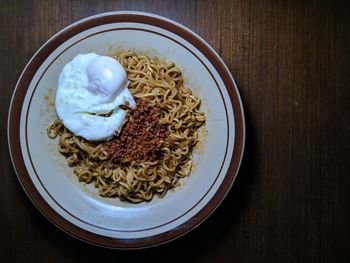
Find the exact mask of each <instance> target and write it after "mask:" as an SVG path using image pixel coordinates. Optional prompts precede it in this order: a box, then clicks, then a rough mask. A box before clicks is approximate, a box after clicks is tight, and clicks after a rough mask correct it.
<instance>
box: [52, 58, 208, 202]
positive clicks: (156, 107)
mask: <svg viewBox="0 0 350 263" xmlns="http://www.w3.org/2000/svg"><path fill="white" fill-rule="evenodd" d="M200 103H201V101H200V99H199V98H198V97H196V96H194V95H193V94H192V91H191V90H190V89H189V88H187V87H185V86H184V83H183V75H182V72H181V71H180V69H179V68H177V67H176V65H175V64H174V63H168V62H164V61H160V60H156V59H152V58H149V57H147V56H144V55H139V54H136V53H135V52H134V51H128V52H122V53H120V54H118V55H116V56H115V58H111V57H105V56H99V55H96V54H94V53H90V54H85V55H78V56H77V57H75V58H74V59H73V60H72V61H71V62H70V63H68V64H66V65H65V66H64V68H63V71H62V73H61V75H60V78H59V83H58V89H57V93H56V111H57V114H58V117H59V119H58V120H55V121H54V122H53V123H52V124H51V125H50V126H49V127H48V129H47V134H48V136H49V137H50V138H52V139H53V138H56V137H58V147H59V151H60V152H61V153H62V154H63V155H64V156H65V157H66V158H67V162H68V164H69V165H70V166H72V167H74V173H75V174H76V175H77V176H78V179H79V181H82V182H86V183H91V182H93V183H94V184H95V186H96V187H97V188H98V189H99V194H100V195H101V196H103V197H120V198H121V199H122V200H128V201H130V202H135V203H137V202H142V201H149V200H151V199H152V198H153V196H154V195H157V196H159V197H163V196H164V195H165V194H166V193H167V191H168V190H169V189H172V188H175V187H177V186H178V185H179V183H180V179H181V178H184V177H186V176H188V175H189V174H190V173H191V168H192V163H193V159H192V149H193V147H194V146H195V145H196V144H197V142H198V129H199V128H200V127H201V126H202V125H203V124H204V123H205V115H204V113H203V112H202V111H201V110H200Z"/></svg>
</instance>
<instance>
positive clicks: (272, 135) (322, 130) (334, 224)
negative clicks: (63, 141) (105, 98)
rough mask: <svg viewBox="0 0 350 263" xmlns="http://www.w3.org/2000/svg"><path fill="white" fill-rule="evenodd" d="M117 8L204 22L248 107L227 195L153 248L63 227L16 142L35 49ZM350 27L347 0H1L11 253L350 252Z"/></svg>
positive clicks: (187, 255)
mask: <svg viewBox="0 0 350 263" xmlns="http://www.w3.org/2000/svg"><path fill="white" fill-rule="evenodd" d="M333 2H334V3H333ZM112 10H142V11H146V12H151V13H155V14H160V15H163V16H166V17H168V18H170V19H173V20H176V21H178V22H180V23H182V24H184V25H185V26H188V27H189V28H190V29H192V30H194V31H195V32H197V33H198V34H199V35H200V36H202V37H203V38H204V39H206V40H207V41H208V42H209V43H210V44H211V45H212V46H213V47H214V49H215V50H217V51H218V53H219V54H220V56H221V57H222V58H223V60H224V61H225V62H226V63H227V65H228V67H229V69H230V70H231V72H232V73H233V75H234V76H235V78H236V80H237V83H238V85H239V90H240V92H241V96H242V99H243V103H244V107H245V113H246V122H247V145H246V152H245V156H244V161H243V164H242V168H241V171H240V173H239V176H238V179H237V181H236V182H235V184H234V186H233V188H232V189H231V191H230V193H229V194H228V196H227V198H226V199H225V201H224V202H223V203H222V205H221V206H220V207H219V208H218V210H216V211H215V212H214V214H213V215H212V216H211V217H210V218H209V219H208V220H207V221H205V222H204V223H203V224H202V225H201V226H199V227H198V228H197V229H195V230H194V231H192V232H191V233H189V234H187V235H186V236H184V237H182V238H180V239H178V240H176V241H173V242H171V243H168V244H166V245H162V246H160V247H157V248H151V249H147V250H139V251H127V252H125V251H114V250H107V249H103V248H98V247H93V246H91V245H88V244H85V243H83V242H81V241H79V240H76V239H74V238H72V237H70V236H68V235H67V234H65V233H63V232H62V231H61V230H59V229H57V228H56V227H55V226H54V225H52V224H51V223H50V222H49V221H47V220H46V219H45V217H44V216H42V215H41V214H40V213H39V212H38V211H37V210H36V208H35V207H34V205H33V204H32V203H31V202H30V200H29V199H28V198H27V196H26V194H25V193H24V191H23V190H22V188H21V185H20V183H19V182H18V181H17V178H16V175H15V173H14V170H13V168H12V164H11V160H10V157H9V152H8V147H7V137H6V127H7V112H8V107H9V103H10V99H11V95H12V91H13V89H14V86H15V84H16V81H17V79H18V77H19V75H20V73H21V71H22V70H23V68H24V66H25V64H26V63H27V62H28V61H29V59H30V57H31V56H32V55H33V54H34V52H35V51H36V50H37V49H38V48H39V47H40V46H41V45H42V44H43V43H44V42H45V41H46V40H47V39H48V38H49V37H50V36H52V35H53V34H54V33H56V32H57V31H58V30H60V29H62V28H63V27H64V26H67V25H69V24H70V23H72V22H74V21H76V20H78V19H81V18H84V17H86V16H89V15H93V14H96V13H100V12H105V11H112ZM349 27H350V8H349V7H348V5H347V4H346V2H345V1H344V3H341V2H340V1H328V2H327V1H292V0H291V1H273V0H271V1H267V0H266V1H253V0H251V1H243V0H242V1H229V0H226V1H185V0H184V1H68V0H67V1H44V0H43V1H10V0H8V1H1V8H0V51H1V53H0V54H1V67H0V125H1V126H0V158H1V173H0V208H1V215H0V233H1V237H0V252H1V259H5V261H6V262H10V261H11V262H22V261H23V262H24V261H25V262H28V261H29V262H76V261H83V260H84V261H85V262H86V261H87V260H89V259H91V260H93V261H98V262H110V261H113V262H145V260H152V261H161V262H168V261H170V262H178V261H183V262H187V261H189V262H190V261H193V262H350V226H349V224H350V194H349V192H350V172H349V170H350V158H349V157H350V140H349V139H348V137H349V135H350V30H349ZM1 261H2V262H4V261H3V260H1Z"/></svg>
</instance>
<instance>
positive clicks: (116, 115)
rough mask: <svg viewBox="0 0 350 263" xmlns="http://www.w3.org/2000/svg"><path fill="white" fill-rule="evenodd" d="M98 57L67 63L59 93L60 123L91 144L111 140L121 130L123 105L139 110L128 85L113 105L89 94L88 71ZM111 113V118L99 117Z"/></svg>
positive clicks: (80, 58) (95, 55) (98, 95)
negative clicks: (121, 106)
mask: <svg viewBox="0 0 350 263" xmlns="http://www.w3.org/2000/svg"><path fill="white" fill-rule="evenodd" d="M97 56H98V55H97V54H95V53H89V54H80V55H78V56H76V57H75V58H74V59H73V60H72V61H71V62H69V63H67V64H66V65H65V66H64V67H63V70H62V72H61V74H60V77H59V81H58V88H57V92H56V111H57V114H58V117H59V118H60V120H61V121H62V122H63V124H64V125H65V126H66V127H67V129H69V130H70V131H71V132H73V133H74V134H75V135H77V136H81V137H84V138H85V139H87V140H91V141H102V140H108V139H110V138H112V137H113V135H114V134H115V132H116V131H118V130H120V129H121V127H122V125H123V123H124V121H125V116H126V112H125V111H124V110H123V109H121V108H119V106H120V105H125V104H128V105H129V107H131V108H135V107H136V103H135V101H134V99H133V97H132V94H131V93H130V91H129V89H128V87H127V86H128V82H127V81H125V82H124V83H125V84H124V86H122V87H119V88H118V91H117V93H116V95H115V97H114V99H112V100H110V101H106V99H105V95H104V94H102V93H96V92H95V93H93V92H91V91H90V90H89V88H88V86H89V76H88V74H87V67H88V65H89V63H90V62H91V61H92V60H93V59H95V58H96V57H97ZM123 73H124V74H125V72H123ZM126 102H128V103H126ZM110 112H112V113H111V115H110V116H108V117H104V116H99V115H101V114H107V113H110Z"/></svg>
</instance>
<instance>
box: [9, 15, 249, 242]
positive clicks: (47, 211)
mask: <svg viewBox="0 0 350 263" xmlns="http://www.w3.org/2000/svg"><path fill="white" fill-rule="evenodd" d="M146 21H147V22H148V23H147V22H146ZM118 22H134V23H141V24H147V25H152V26H156V27H158V28H161V29H165V30H167V31H169V32H171V33H174V34H175V35H178V36H180V37H182V38H183V39H185V40H186V41H188V42H189V43H191V44H192V45H193V46H194V47H196V48H197V49H198V50H199V51H200V52H201V53H203V54H205V57H206V58H207V59H208V60H209V61H210V62H211V63H212V64H213V66H214V68H215V69H216V70H217V72H218V74H219V76H220V78H221V79H222V81H223V83H224V84H225V88H226V91H227V93H228V95H229V98H230V102H231V104H232V109H233V114H234V123H235V140H234V149H233V153H232V157H231V160H230V162H229V167H228V170H227V172H226V175H225V177H224V180H223V182H222V183H221V185H220V186H219V188H218V190H217V191H216V192H215V194H214V196H213V197H212V198H211V199H210V200H209V201H208V203H207V204H205V206H204V207H203V208H202V209H201V210H200V211H199V212H198V213H197V214H196V215H195V216H193V217H192V218H190V219H189V220H188V221H186V222H184V223H182V224H181V225H180V226H178V227H176V228H174V229H171V230H168V231H166V232H163V233H160V234H157V235H154V236H149V237H143V238H137V239H124V238H111V237H106V236H102V235H98V234H95V233H92V232H89V231H87V230H84V229H81V228H80V227H78V226H76V225H74V224H73V223H71V222H69V221H68V220H66V219H64V218H63V217H62V216H61V215H60V214H59V213H58V212H56V211H55V210H54V209H53V208H52V207H51V206H50V205H49V204H48V203H47V201H46V200H45V199H44V198H43V197H42V196H41V195H40V193H39V192H38V190H37V189H36V187H35V186H34V184H33V182H32V181H31V179H30V176H29V173H28V171H27V169H26V166H25V164H24V160H23V156H22V150H21V147H20V139H19V138H20V136H19V133H20V120H19V119H20V118H19V116H21V111H22V105H21V104H20V103H18V102H21V101H22V102H23V100H24V98H25V95H26V92H27V88H28V86H29V85H28V84H29V83H30V82H31V80H32V77H33V76H34V75H35V73H36V71H37V69H38V68H39V67H40V65H41V63H40V62H43V61H45V59H46V58H47V57H48V56H49V55H50V54H51V52H52V51H53V50H55V49H56V48H57V47H59V46H60V45H61V44H62V43H64V42H65V41H67V40H68V39H70V38H71V37H73V36H75V35H76V34H78V33H80V32H82V31H85V30H88V29H90V28H93V27H96V26H101V25H105V24H109V23H118ZM184 36H185V37H184ZM203 50H205V51H207V52H203ZM230 83H231V85H227V84H230ZM25 84H27V85H25ZM16 117H17V118H16ZM245 136H246V133H245V117H244V109H243V104H242V100H241V97H240V94H239V90H238V87H237V84H236V82H235V79H234V78H233V76H232V74H231V72H230V71H229V69H228V67H227V66H226V64H225V63H224V61H223V60H222V59H221V57H220V56H219V55H218V54H217V52H216V51H215V50H214V49H213V48H212V47H211V46H210V45H209V44H208V43H207V42H206V41H205V40H204V39H203V38H202V37H200V36H199V35H197V34H196V33H195V32H193V31H192V30H190V29H189V28H187V27H185V26H184V25H182V24H180V23H178V22H176V21H173V20H171V19H169V18H166V17H163V16H159V15H155V14H151V13H146V12H136V11H114V12H106V13H100V14H96V15H93V16H89V17H86V18H83V19H81V20H78V21H76V22H74V23H72V24H70V25H68V26H66V27H64V28H63V29H61V30H59V31H58V32H57V33H56V34H55V35H53V36H52V37H51V38H49V39H48V40H47V41H46V42H45V43H44V44H43V45H41V47H40V48H39V49H38V50H37V51H36V52H35V54H34V55H33V56H32V57H31V59H30V60H29V62H28V63H27V64H26V66H25V68H24V69H23V71H22V73H21V75H20V77H19V78H18V81H17V83H16V86H15V89H14V91H13V94H12V98H11V103H10V106H9V112H8V122H7V137H8V148H9V152H10V157H11V161H12V165H13V167H14V170H15V172H16V176H17V178H18V181H19V182H20V184H21V186H22V188H23V189H24V191H25V192H26V194H27V196H28V197H29V199H30V200H31V202H32V203H33V204H34V205H35V207H36V208H37V209H38V210H39V211H40V212H41V213H42V214H43V215H44V216H45V217H46V218H47V219H48V220H49V221H51V222H52V223H53V224H54V225H56V226H57V227H58V228H59V229H61V230H63V231H64V232H66V233H67V234H69V235H71V236H73V237H75V238H77V239H80V240H82V241H85V242H87V243H90V244H93V245H97V246H102V247H107V248H116V249H138V248H146V247H151V246H156V245H160V244H163V243H166V242H169V241H171V240H174V239H176V238H179V237H180V236H183V235H185V234H186V233H188V232H189V231H191V230H193V229H195V228H196V227H197V226H199V225H200V224H201V223H202V222H204V221H205V220H206V219H207V218H208V217H209V216H210V215H211V214H212V213H213V212H214V211H215V210H216V208H217V207H218V206H219V205H220V204H221V202H222V201H223V200H224V199H225V196H226V195H227V193H228V192H229V190H230V189H231V187H232V185H233V183H234V181H235V179H236V177H237V174H238V171H239V168H240V165H241V162H242V158H243V153H244V147H245ZM16 138H17V140H16ZM15 144H16V147H15ZM18 146H19V147H18Z"/></svg>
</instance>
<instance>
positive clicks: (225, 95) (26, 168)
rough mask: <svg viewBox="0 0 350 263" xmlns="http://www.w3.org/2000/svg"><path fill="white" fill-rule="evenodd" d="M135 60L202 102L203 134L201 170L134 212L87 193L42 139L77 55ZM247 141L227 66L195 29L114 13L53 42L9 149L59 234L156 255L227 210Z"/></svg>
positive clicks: (38, 57) (22, 88) (16, 118)
mask: <svg viewBox="0 0 350 263" xmlns="http://www.w3.org/2000/svg"><path fill="white" fill-rule="evenodd" d="M122 50H135V51H136V52H138V53H142V54H146V55H147V56H150V57H157V58H158V59H163V60H166V61H173V62H175V63H176V65H177V66H178V67H179V68H180V69H181V70H182V72H183V74H184V80H185V84H186V85H187V86H190V87H191V89H192V90H193V92H194V94H196V95H197V96H199V97H200V98H201V100H202V105H201V109H202V110H203V111H204V112H205V114H206V119H207V121H206V125H205V128H203V129H202V130H201V135H200V138H201V139H200V144H199V147H197V148H196V149H195V151H194V158H195V167H194V170H193V171H192V173H191V175H190V177H189V178H187V179H185V180H183V181H182V185H181V186H180V187H178V188H176V189H174V190H171V191H169V192H168V193H167V195H166V196H165V197H164V198H153V200H152V201H150V202H143V203H140V204H130V203H127V202H122V201H120V200H119V199H118V198H102V197H99V196H98V194H97V191H96V189H94V187H93V186H92V185H91V184H87V185H85V184H82V183H79V182H78V181H77V178H76V177H75V176H74V174H73V173H72V170H71V169H70V168H69V167H68V165H67V164H66V162H65V160H64V158H63V157H62V156H61V155H60V154H59V153H58V151H57V142H55V141H52V140H49V139H48V138H47V136H46V127H47V125H48V124H49V122H51V121H52V120H54V119H55V118H56V112H55V107H54V98H55V90H56V85H57V80H58V76H59V73H60V71H61V70H62V68H63V65H64V64H65V63H67V62H68V61H70V60H71V59H72V58H73V57H74V56H76V55H77V54H79V53H88V52H96V53H98V54H103V55H111V54H113V53H114V52H118V51H122ZM244 141H245V124H244V114H243V107H242V102H241V99H240V96H239V91H238V89H237V85H236V83H235V81H234V79H233V77H232V75H231V74H230V72H229V70H228V68H227V67H226V66H225V64H224V62H223V61H222V59H221V58H220V57H219V56H218V54H217V53H216V52H215V51H214V49H213V48H212V47H210V45H209V44H207V43H206V42H205V41H204V40H203V39H202V38H201V37H199V36H198V35H197V34H195V33H194V32H192V31H191V30H190V29H188V28H186V27H184V26H183V25H180V24H179V23H176V22H174V21H172V20H169V19H167V18H164V17H160V16H157V15H153V14H148V13H141V12H110V13H103V14H98V15H95V16H91V17H88V18H86V19H83V20H80V21H78V22H76V23H74V24H72V25H70V26H68V27H66V28H64V29H63V30H61V31H60V32H58V33H57V34H56V35H54V36H53V37H52V38H50V39H49V40H48V41H47V42H46V43H45V44H44V45H43V46H42V47H41V48H40V49H39V50H38V51H37V52H36V53H35V54H34V56H33V57H32V58H31V60H30V61H29V63H28V64H27V66H26V67H25V69H24V71H23V72H22V74H21V76H20V78H19V80H18V82H17V85H16V88H15V90H14V93H13V97H12V101H11V105H10V109H9V118H8V143H9V149H10V153H11V159H12V163H13V166H14V168H15V171H16V174H17V177H18V180H19V181H20V183H21V185H22V187H23V189H24V190H25V192H26V193H27V195H28V197H29V198H30V199H31V201H32V202H33V203H34V205H35V206H36V207H37V208H38V209H39V210H40V212H41V213H42V214H44V215H45V216H46V217H47V218H48V219H49V220H50V221H51V222H52V223H54V224H55V225H56V226H57V227H59V228H60V229H62V230H63V231H65V232H67V233H68V234H70V235H72V236H74V237H76V238H78V239H80V240H83V241H86V242H88V243H91V244H95V245H99V246H104V247H109V248H119V249H135V248H144V247H149V246H155V245H159V244H162V243H165V242H168V241H171V240H173V239H175V238H178V237H180V236H182V235H184V234H185V233H188V232H189V231H190V230H192V229H194V228H195V227H196V226H198V225H199V224H200V223H202V222H203V221H204V220H205V219H206V218H207V217H208V216H209V215H210V214H211V213H212V212H213V211H214V210H215V209H216V208H217V207H218V205H219V204H220V203H221V202H222V200H223V199H224V197H225V196H226V194H227V192H228V191H229V189H230V188H231V186H232V184H233V182H234V180H235V178H236V176H237V173H238V170H239V166H240V163H241V159H242V155H243V150H244Z"/></svg>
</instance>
